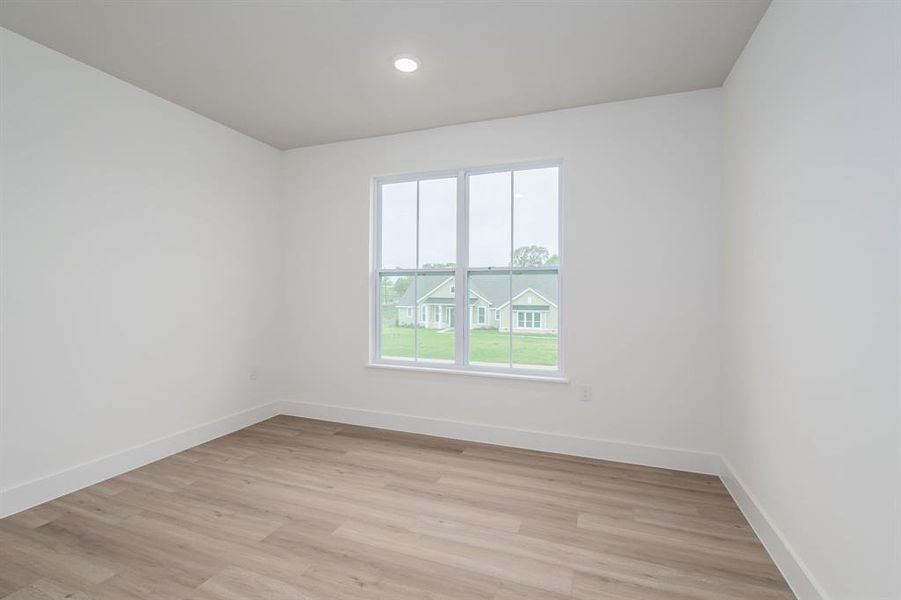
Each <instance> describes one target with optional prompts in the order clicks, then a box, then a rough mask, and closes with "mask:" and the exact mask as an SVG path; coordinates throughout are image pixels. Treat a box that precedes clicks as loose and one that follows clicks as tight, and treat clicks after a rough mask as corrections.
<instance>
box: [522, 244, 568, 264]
mask: <svg viewBox="0 0 901 600" xmlns="http://www.w3.org/2000/svg"><path fill="white" fill-rule="evenodd" d="M549 256H550V252H549V251H548V249H547V248H545V247H544V246H520V247H519V248H517V249H516V250H514V251H513V266H514V267H540V266H542V265H546V264H548V259H549ZM554 257H555V258H556V257H557V255H556V254H555V255H554Z"/></svg>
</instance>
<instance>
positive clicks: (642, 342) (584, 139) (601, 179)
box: [283, 90, 722, 470]
mask: <svg viewBox="0 0 901 600" xmlns="http://www.w3.org/2000/svg"><path fill="white" fill-rule="evenodd" d="M720 125H721V112H720V91H719V90H704V91H700V92H692V93H687V94H678V95H671V96H661V97H656V98H649V99H643V100H636V101H629V102H620V103H614V104H606V105H599V106H593V107H587V108H581V109H574V110H565V111H558V112H552V113H544V114H539V115H533V116H527V117H517V118H512V119H503V120H495V121H488V122H482V123H475V124H469V125H461V126H454V127H446V128H440V129H433V130H428V131H421V132H414V133H408V134H401V135H395V136H387V137H379V138H371V139H366V140H360V141H352V142H344V143H337V144H331V145H324V146H318V147H311V148H305V149H298V150H294V151H290V152H287V153H286V154H285V157H286V163H285V169H286V184H285V194H286V218H285V226H286V240H287V255H286V273H287V283H286V285H287V292H288V301H287V305H288V307H289V308H288V320H287V328H286V332H287V337H286V340H285V357H286V364H285V369H286V375H285V378H284V380H285V381H286V387H285V388H284V390H283V397H284V398H285V399H287V400H292V401H300V402H304V403H313V404H324V405H327V406H325V407H322V406H317V407H312V408H311V407H309V406H307V407H300V408H296V411H297V412H298V414H313V415H316V416H323V417H330V418H335V417H341V418H353V419H356V420H358V421H361V422H371V423H374V424H382V425H388V426H395V427H409V428H413V429H419V430H422V431H431V432H437V433H447V434H452V435H471V436H473V437H476V438H479V439H489V440H492V441H498V442H508V443H518V444H524V443H532V442H534V441H536V440H538V442H537V443H539V444H540V443H541V441H540V440H542V439H544V440H549V439H551V438H549V437H542V436H537V437H536V436H528V435H520V434H517V433H515V432H513V433H511V432H510V431H509V428H514V429H526V430H535V431H540V432H550V433H554V434H559V435H558V436H557V437H556V438H554V441H553V443H551V444H550V445H546V446H545V447H548V448H552V449H556V450H561V449H563V450H568V451H574V452H581V453H590V454H595V455H603V456H610V457H612V458H621V459H625V460H637V461H644V462H652V463H655V464H671V465H674V466H679V467H683V468H693V469H701V470H705V469H715V468H716V464H717V463H718V460H717V458H716V455H717V453H718V436H717V431H718V422H719V408H718V404H719V398H720V380H719V372H720V362H719V357H720V342H721V335H720V327H721V314H720V312H721V245H722V244H721V236H720V234H721V219H720V195H721V180H720V155H721V127H720ZM547 158H562V159H563V161H564V185H565V190H564V194H565V196H564V205H565V222H564V228H565V261H566V262H565V265H564V269H565V279H564V284H563V287H564V307H563V310H564V311H565V317H564V319H565V321H566V325H565V331H564V346H565V348H564V351H565V353H566V354H565V355H566V369H567V373H566V375H568V376H569V377H570V378H571V379H572V381H573V383H574V384H575V385H562V384H548V383H536V382H523V381H506V380H496V379H494V380H492V379H485V378H476V377H464V376H457V375H444V374H435V373H411V372H399V371H388V370H379V369H372V368H366V366H365V365H366V362H367V360H368V331H369V313H368V303H369V298H368V293H369V292H368V284H369V277H368V272H369V252H370V195H371V189H370V188H371V180H372V178H373V177H374V176H379V175H390V174H398V173H410V172H417V171H427V170H434V169H448V168H457V167H468V166H479V165H492V164H504V163H510V162H517V161H525V160H535V159H547ZM321 307H327V309H328V310H327V315H326V314H325V313H324V312H323V311H322V310H321ZM580 384H591V385H592V386H593V389H594V401H593V402H590V403H582V402H580V401H579V399H578V394H577V387H576V386H577V385H580ZM335 407H345V408H350V409H362V410H367V411H377V412H380V413H381V412H390V413H399V414H401V415H407V416H410V415H412V416H416V417H423V418H425V419H405V418H401V417H391V418H382V417H380V416H379V415H372V414H370V413H362V412H360V410H351V411H347V410H340V409H336V408H335ZM434 420H439V421H437V422H436V421H434ZM447 420H450V421H455V422H465V423H466V424H467V425H465V426H463V425H457V424H454V423H451V424H447V423H446V421H447ZM486 427H487V428H486ZM497 428H502V429H505V430H501V429H497ZM561 436H562V437H561ZM580 438H591V439H588V440H586V439H580ZM598 440H606V441H613V442H621V443H622V444H619V443H614V444H605V443H603V442H602V441H598ZM645 446H651V447H652V448H646V447H645ZM661 448H662V449H661ZM670 449H675V450H673V451H671V450H670ZM679 451H682V452H679Z"/></svg>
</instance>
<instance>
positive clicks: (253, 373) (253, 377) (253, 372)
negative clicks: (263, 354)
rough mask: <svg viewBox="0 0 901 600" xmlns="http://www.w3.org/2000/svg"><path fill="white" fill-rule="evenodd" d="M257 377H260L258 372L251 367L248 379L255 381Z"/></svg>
mask: <svg viewBox="0 0 901 600" xmlns="http://www.w3.org/2000/svg"><path fill="white" fill-rule="evenodd" d="M259 378H260V373H259V372H258V371H257V370H256V369H251V370H250V380H251V381H256V380H257V379H259Z"/></svg>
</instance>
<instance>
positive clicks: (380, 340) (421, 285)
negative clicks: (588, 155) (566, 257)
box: [371, 163, 562, 375]
mask: <svg viewBox="0 0 901 600" xmlns="http://www.w3.org/2000/svg"><path fill="white" fill-rule="evenodd" d="M560 187H561V186H560V164H559V163H545V164H541V165H524V166H514V167H503V168H494V169H477V170H459V171H452V172H446V173H438V174H429V175H422V176H417V175H411V176H404V177H391V178H384V179H377V180H376V181H375V186H374V189H375V197H374V216H375V218H374V230H373V243H374V248H373V250H374V251H373V257H374V264H373V290H374V294H373V299H372V305H373V318H372V321H373V328H372V333H373V335H372V344H371V346H372V361H373V362H376V363H401V364H404V363H407V364H409V363H415V364H419V365H422V366H437V367H443V368H452V369H463V370H469V371H492V372H507V373H525V374H539V375H554V374H559V373H560V372H561V371H562V368H561V357H560V351H559V348H560V345H559V336H560V323H561V317H562V313H561V307H560V270H561V260H560V256H561V252H560V249H561V236H560V205H561V198H560ZM458 291H459V293H457V292H458ZM489 311H493V312H491V313H489ZM414 314H415V315H417V317H418V318H413V315H414ZM455 315H456V317H457V318H455ZM489 315H493V317H494V319H493V320H489Z"/></svg>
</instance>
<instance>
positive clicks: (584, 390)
mask: <svg viewBox="0 0 901 600" xmlns="http://www.w3.org/2000/svg"><path fill="white" fill-rule="evenodd" d="M579 400H581V401H582V402H591V386H590V385H588V384H587V383H586V384H583V385H582V387H581V388H580V389H579Z"/></svg>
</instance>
